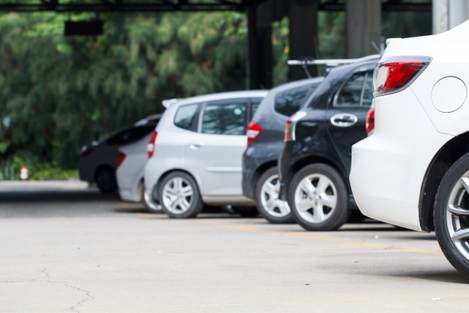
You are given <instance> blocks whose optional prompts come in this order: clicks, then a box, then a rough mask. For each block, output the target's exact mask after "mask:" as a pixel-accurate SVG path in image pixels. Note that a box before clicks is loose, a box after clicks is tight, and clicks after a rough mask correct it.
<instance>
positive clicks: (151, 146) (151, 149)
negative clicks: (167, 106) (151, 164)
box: [147, 130, 158, 158]
mask: <svg viewBox="0 0 469 313" xmlns="http://www.w3.org/2000/svg"><path fill="white" fill-rule="evenodd" d="M156 138H158V132H157V131H156V130H155V131H153V133H152V134H151V137H150V141H149V142H148V145H147V155H148V158H151V157H152V156H153V154H155V145H156Z"/></svg>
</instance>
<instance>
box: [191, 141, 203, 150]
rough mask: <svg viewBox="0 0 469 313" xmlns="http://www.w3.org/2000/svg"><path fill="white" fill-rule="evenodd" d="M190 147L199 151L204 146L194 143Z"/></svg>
mask: <svg viewBox="0 0 469 313" xmlns="http://www.w3.org/2000/svg"><path fill="white" fill-rule="evenodd" d="M189 147H190V148H191V149H192V150H197V149H200V148H202V145H201V144H198V143H193V144H191V145H189Z"/></svg>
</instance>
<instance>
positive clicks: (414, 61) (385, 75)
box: [374, 57, 430, 96]
mask: <svg viewBox="0 0 469 313" xmlns="http://www.w3.org/2000/svg"><path fill="white" fill-rule="evenodd" d="M428 63H430V59H429V58H428V57H409V58H406V57H404V58H399V59H397V60H388V61H384V62H382V63H380V64H379V65H378V67H377V68H376V70H375V74H374V87H375V92H376V96H381V95H384V94H386V93H390V92H396V91H398V90H400V89H403V88H405V87H407V85H408V84H409V83H410V82H412V81H413V80H414V79H415V78H417V76H418V75H419V74H420V73H421V72H422V71H423V70H424V69H425V67H426V66H427V65H428Z"/></svg>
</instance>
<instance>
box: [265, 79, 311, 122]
mask: <svg viewBox="0 0 469 313" xmlns="http://www.w3.org/2000/svg"><path fill="white" fill-rule="evenodd" d="M318 85H319V83H316V84H308V85H303V86H299V87H295V88H292V89H289V90H285V91H282V92H279V93H278V94H277V95H276V96H275V103H274V109H275V111H276V112H277V113H279V114H281V115H284V116H291V115H293V114H294V113H296V112H297V111H298V110H299V109H300V108H301V107H302V106H303V104H304V103H305V101H306V100H307V99H308V97H309V95H311V93H312V92H313V91H314V89H316V87H317V86H318Z"/></svg>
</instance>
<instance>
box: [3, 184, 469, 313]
mask: <svg viewBox="0 0 469 313" xmlns="http://www.w3.org/2000/svg"><path fill="white" fill-rule="evenodd" d="M59 185H61V183H60V184H59ZM26 186H27V185H21V184H19V185H18V187H15V186H14V185H11V184H10V185H7V184H0V243H1V249H0V312H5V313H16V312H18V313H19V312H35V313H37V312H44V313H45V312H47V313H54V312H90V313H101V312H102V313H110V312H126V313H129V312H131V313H138V312H152V313H153V312H164V313H168V312H184V313H192V312H194V313H198V312H208V313H212V312H217V313H220V312H233V313H242V312H246V313H258V312H261V313H262V312H268V313H274V312H279V313H287V312H321V313H322V312H344V311H347V312H426V313H428V312H467V311H468V306H469V305H468V304H469V298H468V291H469V285H467V284H466V283H467V282H466V281H465V280H463V279H462V278H461V277H460V276H459V275H458V274H457V273H456V271H455V270H454V269H453V268H452V267H451V266H450V265H449V263H448V262H447V261H446V259H445V258H444V256H443V254H442V253H441V252H440V249H439V247H438V244H437V242H436V240H435V237H434V235H433V234H425V233H416V232H411V231H407V230H401V229H397V228H394V227H392V226H388V225H384V224H380V223H375V222H362V223H352V224H348V225H346V226H345V227H344V228H343V229H341V230H340V231H337V232H317V233H311V232H305V231H303V230H302V229H301V228H300V227H298V226H297V225H294V224H291V225H270V224H268V223H266V222H265V221H264V220H263V219H261V218H257V219H242V218H237V217H234V216H230V215H228V214H224V213H219V214H202V215H201V216H200V218H197V219H194V220H170V219H168V218H166V217H165V216H164V215H155V214H149V213H146V212H145V211H144V210H143V209H142V207H141V205H136V204H128V203H122V202H119V201H118V200H116V199H115V198H113V197H110V196H102V195H100V194H98V193H97V192H96V191H93V190H91V191H90V190H88V189H86V187H84V186H83V185H79V184H78V185H74V186H71V185H70V188H55V187H54V184H52V185H50V186H46V187H44V186H43V188H42V189H41V186H40V185H39V186H36V187H33V186H31V185H28V186H29V187H26Z"/></svg>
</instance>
